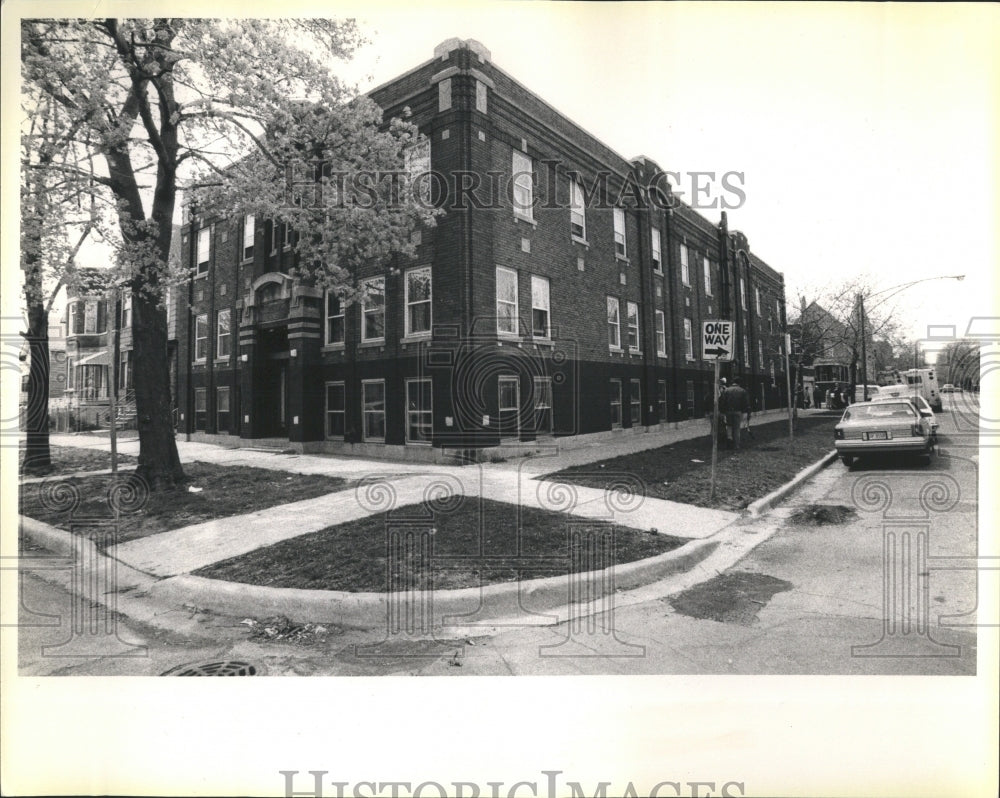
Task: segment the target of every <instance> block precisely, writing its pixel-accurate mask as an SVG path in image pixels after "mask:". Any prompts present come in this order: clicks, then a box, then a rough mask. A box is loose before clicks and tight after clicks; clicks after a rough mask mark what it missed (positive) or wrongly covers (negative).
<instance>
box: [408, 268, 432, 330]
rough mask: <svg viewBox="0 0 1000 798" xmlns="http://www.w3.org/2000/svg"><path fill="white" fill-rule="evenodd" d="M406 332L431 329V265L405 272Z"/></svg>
mask: <svg viewBox="0 0 1000 798" xmlns="http://www.w3.org/2000/svg"><path fill="white" fill-rule="evenodd" d="M405 293H406V334H407V335H419V334H421V333H429V332H430V331H431V267H430V266H424V267H421V268H419V269H410V270H409V271H408V272H407V273H406V286H405Z"/></svg>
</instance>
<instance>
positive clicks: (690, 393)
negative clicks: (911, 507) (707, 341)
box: [174, 39, 786, 459]
mask: <svg viewBox="0 0 1000 798" xmlns="http://www.w3.org/2000/svg"><path fill="white" fill-rule="evenodd" d="M370 96H371V97H372V98H373V99H374V100H375V101H376V102H377V103H378V104H379V105H380V106H381V107H382V108H383V109H384V110H385V113H386V118H387V119H388V118H391V117H393V116H401V115H402V113H403V110H404V108H409V109H410V110H411V111H412V114H411V116H410V117H409V119H410V121H411V122H413V123H414V124H416V125H417V126H418V127H419V129H420V131H421V133H422V134H424V136H426V139H425V140H424V142H423V143H421V144H418V145H415V146H414V148H413V149H412V150H411V151H410V152H409V153H408V162H409V163H410V165H411V167H413V169H414V171H427V170H432V171H434V172H437V173H440V174H443V175H446V176H447V175H455V174H457V173H459V172H462V171H464V172H466V173H467V174H468V173H474V174H475V175H477V176H478V177H479V178H481V180H482V181H483V183H484V184H485V183H486V182H487V181H489V180H490V179H491V178H495V177H496V176H499V177H500V178H501V179H500V181H499V183H498V185H499V186H501V189H500V191H499V192H498V196H499V197H500V199H501V202H500V204H501V206H502V207H489V208H483V207H476V206H475V205H472V207H468V208H466V209H461V210H457V209H451V208H449V209H448V211H447V212H446V213H445V215H443V216H442V217H440V219H439V220H438V223H437V225H436V226H435V227H433V228H426V229H422V230H420V231H419V232H417V233H415V238H414V241H415V242H416V243H417V254H416V257H415V258H414V259H413V260H412V261H406V262H404V261H403V260H402V259H401V258H397V259H394V261H393V262H392V263H391V264H385V263H372V264H370V265H369V266H367V267H366V268H365V269H363V270H362V271H361V273H360V274H359V275H358V278H359V279H361V280H363V281H364V283H365V286H366V288H367V298H366V299H365V300H364V301H361V302H358V303H355V304H346V303H341V302H340V301H339V300H338V298H337V297H336V296H334V295H325V294H324V293H323V292H322V291H320V290H317V289H315V288H313V287H312V286H310V285H307V284H303V283H302V282H299V281H296V280H294V279H293V278H292V277H291V276H290V275H289V270H290V268H291V267H292V266H293V265H294V262H295V261H294V258H295V252H294V247H293V244H294V235H295V233H294V232H293V231H291V230H288V229H286V227H285V226H283V225H275V224H273V223H272V222H271V221H270V220H268V219H259V218H254V217H253V216H247V217H242V218H235V219H217V218H198V217H196V218H194V219H186V221H185V226H184V228H183V232H182V243H181V258H182V262H183V263H184V264H185V265H189V266H190V269H191V273H192V278H191V283H190V286H189V288H188V290H187V291H186V292H185V295H184V296H177V297H175V299H174V302H175V305H176V307H175V308H174V311H175V312H176V313H177V318H178V320H179V321H180V322H181V323H180V324H178V330H177V332H178V363H179V368H178V382H179V396H180V404H179V408H178V415H179V428H180V429H182V430H183V431H185V432H187V433H189V434H191V435H194V436H197V437H202V438H206V439H210V440H221V436H234V437H236V436H238V437H239V438H240V439H242V442H243V443H247V444H249V443H250V442H258V443H262V442H270V443H273V444H276V445H279V446H283V447H284V446H290V447H292V448H295V449H298V450H303V451H326V452H352V453H364V454H367V455H374V456H378V455H382V454H389V453H391V454H394V455H398V456H407V457H414V458H426V459H439V458H441V457H442V456H444V455H445V454H447V452H446V451H445V450H447V449H459V450H462V454H463V455H466V456H469V455H471V454H472V452H470V451H469V450H479V451H478V455H477V456H481V455H482V450H484V449H489V448H491V447H496V446H498V445H501V444H507V443H528V442H532V443H536V444H537V442H538V441H540V440H547V439H550V438H554V437H559V436H581V435H609V434H612V433H615V434H618V433H619V432H622V433H627V432H629V431H632V432H637V431H643V430H645V429H647V428H650V427H656V426H657V425H660V424H666V423H674V422H680V421H684V420H687V419H691V418H701V417H703V415H704V413H705V412H706V411H707V410H708V409H709V408H710V407H711V402H712V395H713V392H712V384H711V380H712V364H711V363H710V362H708V361H704V360H702V351H701V326H702V322H703V321H706V320H711V319H717V318H728V319H732V320H733V321H734V322H735V324H736V336H735V338H736V340H735V342H734V343H735V345H736V360H735V362H734V363H732V364H727V365H725V366H724V368H723V373H724V374H726V375H729V376H732V375H734V374H738V375H740V376H741V377H743V379H744V380H745V382H746V384H747V388H748V389H749V391H750V393H751V396H752V397H753V398H754V400H755V402H756V404H757V405H758V406H759V405H760V404H761V403H766V404H767V405H768V406H774V405H777V404H778V403H779V401H781V398H782V396H783V395H784V391H785V375H784V365H783V360H782V349H781V347H782V341H783V333H784V331H785V329H786V326H785V325H786V319H785V295H784V279H783V277H782V275H781V274H780V273H778V272H776V271H775V270H773V269H772V268H770V267H769V266H768V265H767V264H766V263H764V262H763V261H762V260H761V259H760V258H758V257H757V256H756V255H755V254H753V253H752V252H750V248H749V244H748V242H747V238H746V236H744V235H743V234H742V233H739V232H736V231H733V232H730V231H729V230H728V227H727V220H726V217H725V213H723V214H722V221H721V222H720V223H719V224H718V225H716V224H713V223H711V222H709V221H708V220H706V219H705V218H704V217H702V216H701V215H700V214H698V213H697V212H696V211H694V210H693V209H691V208H690V207H688V206H686V205H683V204H682V203H679V204H678V205H677V207H674V208H673V209H672V210H670V211H668V210H666V209H664V208H662V207H657V206H656V205H650V204H647V206H646V207H643V208H641V209H636V208H634V207H620V208H618V207H609V206H605V207H598V206H596V205H593V204H588V203H587V202H586V201H585V199H584V197H583V196H581V195H582V194H583V193H585V192H586V191H587V190H589V189H591V188H593V186H594V185H596V184H597V183H598V182H599V178H600V176H601V175H606V176H607V178H608V188H609V193H610V194H612V195H613V196H617V195H618V193H619V192H620V191H621V190H622V187H623V185H625V184H626V182H632V183H634V184H636V185H638V186H640V187H642V188H644V187H646V186H648V185H650V184H651V183H652V181H653V179H654V175H656V174H657V172H658V170H659V167H658V166H657V165H656V164H655V163H653V162H652V161H650V160H649V159H648V158H644V157H639V158H635V159H633V160H632V161H627V160H625V159H623V158H621V157H620V156H619V155H617V154H616V153H615V152H614V151H613V150H612V149H610V148H609V147H608V146H607V145H605V144H604V143H602V142H600V141H598V140H597V139H595V138H593V137H592V136H591V135H590V134H588V133H587V132H586V131H584V130H583V129H581V128H580V127H579V126H577V125H575V124H574V123H573V122H572V121H570V120H569V119H567V118H566V117H564V116H563V115H561V114H560V113H559V112H558V111H556V110H555V109H554V108H552V107H551V106H550V105H548V104H547V103H546V102H545V101H543V100H542V99H541V98H539V97H537V96H536V95H534V94H532V93H531V92H530V91H529V90H528V89H526V88H525V87H524V86H522V85H521V84H520V83H518V82H517V81H516V80H515V79H514V78H512V77H511V76H509V75H508V74H507V73H505V72H503V71H502V70H501V69H499V68H498V67H497V66H496V65H495V64H493V63H492V61H491V59H490V53H489V51H488V50H486V49H485V48H484V47H483V46H482V45H481V44H479V43H478V42H475V41H460V40H457V39H451V40H448V41H446V42H444V43H443V44H442V45H440V46H438V47H437V48H436V49H435V53H434V57H433V59H432V60H430V61H427V62H426V63H424V64H422V65H420V66H418V67H416V68H415V69H412V70H410V71H409V72H407V73H405V74H403V75H401V76H400V77H398V78H396V79H395V80H392V81H390V82H389V83H387V84H385V85H383V86H381V87H379V88H377V89H375V90H373V91H372V92H371V93H370ZM606 100H607V101H608V102H609V103H610V102H612V101H613V98H610V97H609V98H606ZM549 197H555V198H556V200H557V201H556V202H554V203H551V204H550V203H548V202H546V201H545V198H549ZM452 199H454V198H452ZM515 200H516V202H515ZM533 200H534V201H536V203H535V204H534V205H533V206H532V201H533ZM390 267H391V268H390ZM453 453H454V452H452V454H453Z"/></svg>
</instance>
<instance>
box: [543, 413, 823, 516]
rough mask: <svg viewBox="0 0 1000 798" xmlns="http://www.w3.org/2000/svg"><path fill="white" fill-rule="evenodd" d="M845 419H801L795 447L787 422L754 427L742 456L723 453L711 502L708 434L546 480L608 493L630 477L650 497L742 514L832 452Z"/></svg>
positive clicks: (742, 449) (561, 473) (816, 417)
mask: <svg viewBox="0 0 1000 798" xmlns="http://www.w3.org/2000/svg"><path fill="white" fill-rule="evenodd" d="M840 415H841V414H840V413H831V414H830V415H828V416H826V415H823V416H821V415H815V416H800V417H799V419H798V421H797V422H796V428H795V439H794V442H793V444H792V446H791V447H789V445H788V422H787V421H779V422H773V423H769V424H763V425H761V426H752V435H751V436H750V437H749V438H748V437H747V435H746V434H744V435H743V439H742V441H741V446H742V448H741V449H740V450H739V451H730V450H728V449H725V448H720V449H719V456H718V465H717V468H716V476H715V499H714V501H711V502H710V501H709V500H708V494H709V483H710V476H711V467H712V441H711V438H710V436H709V435H708V434H705V435H702V436H699V437H697V438H692V439H690V440H686V441H679V442H678V443H673V444H670V445H669V446H661V447H660V448H658V449H647V450H646V451H644V452H635V453H633V454H628V455H623V456H621V457H614V458H611V459H609V460H601V461H600V462H598V463H588V464H586V465H581V466H573V467H571V468H567V469H565V470H563V471H558V472H556V473H554V474H549V475H548V476H546V477H545V478H546V479H550V480H555V481H558V482H572V483H575V484H578V485H586V486H588V487H592V488H604V487H606V485H607V483H608V476H606V475H610V474H612V473H615V472H618V473H622V472H624V473H629V474H635V475H636V476H638V477H639V478H640V479H641V480H642V481H643V483H644V484H645V486H646V495H647V496H652V497H654V498H657V499H669V500H670V501H675V502H683V503H684V504H694V505H697V506H698V507H715V508H720V509H726V510H741V509H743V508H745V507H746V506H747V505H748V504H750V503H751V502H753V501H756V500H757V499H759V498H761V497H763V496H766V495H767V494H768V493H770V492H771V491H772V490H774V489H775V488H778V487H780V486H781V485H783V484H785V483H786V482H788V480H790V479H791V478H792V477H793V476H795V474H796V473H797V472H798V471H799V470H801V469H802V468H805V467H806V466H807V465H809V464H810V463H814V462H815V461H816V460H818V459H819V458H820V457H822V456H823V455H824V454H826V453H827V452H829V451H831V450H832V449H833V428H834V426H835V425H836V423H837V421H838V420H839V417H840ZM696 461H701V462H696ZM595 472H603V473H595Z"/></svg>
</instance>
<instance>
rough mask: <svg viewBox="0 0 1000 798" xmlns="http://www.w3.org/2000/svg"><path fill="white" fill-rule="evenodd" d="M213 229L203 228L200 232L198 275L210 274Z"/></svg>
mask: <svg viewBox="0 0 1000 798" xmlns="http://www.w3.org/2000/svg"><path fill="white" fill-rule="evenodd" d="M211 241H212V228H211V227H203V228H201V230H199V231H198V270H197V273H198V275H199V276H200V275H202V274H208V261H209V258H210V257H211Z"/></svg>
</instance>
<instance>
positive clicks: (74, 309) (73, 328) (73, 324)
mask: <svg viewBox="0 0 1000 798" xmlns="http://www.w3.org/2000/svg"><path fill="white" fill-rule="evenodd" d="M83 316H84V311H83V302H73V303H72V304H71V305H70V306H69V332H70V335H82V334H83Z"/></svg>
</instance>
